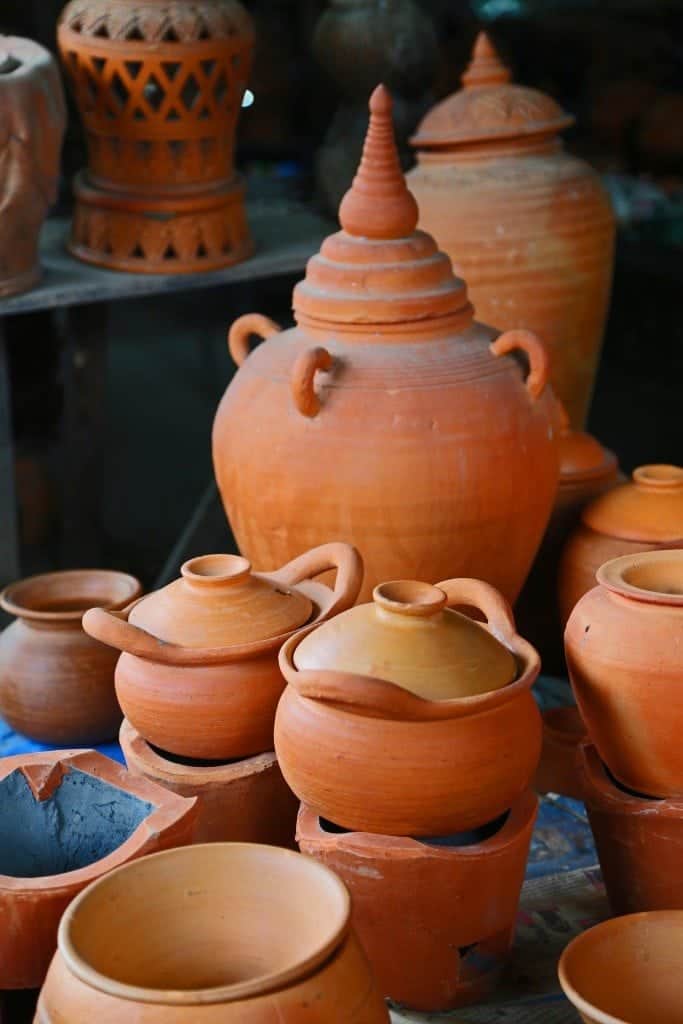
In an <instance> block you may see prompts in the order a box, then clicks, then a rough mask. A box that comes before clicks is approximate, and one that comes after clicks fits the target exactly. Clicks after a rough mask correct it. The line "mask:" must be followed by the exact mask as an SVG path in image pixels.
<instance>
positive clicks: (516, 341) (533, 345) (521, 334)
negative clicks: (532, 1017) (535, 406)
mask: <svg viewBox="0 0 683 1024" xmlns="http://www.w3.org/2000/svg"><path fill="white" fill-rule="evenodd" d="M490 349H491V352H493V354H494V356H506V355H508V353H510V352H514V351H516V350H517V349H521V350H522V351H523V352H525V353H526V355H527V357H528V359H529V376H528V377H527V379H526V388H527V391H528V392H529V394H530V396H531V398H532V400H533V401H534V402H535V401H536V400H537V399H539V398H540V397H541V395H542V394H543V392H544V390H545V387H546V384H547V383H548V380H549V378H550V355H549V354H548V350H547V348H546V347H545V345H544V344H543V342H542V341H541V339H540V338H539V337H538V335H536V334H533V333H532V332H531V331H525V330H522V329H521V328H518V329H515V330H513V331H506V332H505V334H501V336H500V337H499V338H496V340H495V341H494V342H492V343H491V345H490Z"/></svg>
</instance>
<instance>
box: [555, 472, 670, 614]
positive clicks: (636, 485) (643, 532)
mask: <svg viewBox="0 0 683 1024" xmlns="http://www.w3.org/2000/svg"><path fill="white" fill-rule="evenodd" d="M678 547H683V468H681V467H680V466H661V465H652V466H640V467H639V468H638V469H636V470H635V471H634V473H633V479H632V480H631V481H630V482H628V483H624V484H622V485H621V486H620V487H615V488H614V489H613V490H611V491H610V492H609V493H608V494H604V495H602V496H601V497H600V498H596V500H595V501H593V502H591V503H590V505H587V506H586V508H584V510H583V512H582V514H581V523H580V525H579V526H578V527H577V529H576V530H575V531H574V533H573V534H572V535H571V537H570V538H569V540H568V541H567V545H566V547H565V549H564V552H563V554H562V558H561V561H560V572H559V581H558V587H559V591H558V592H559V603H560V614H561V617H562V621H563V622H564V623H565V624H566V622H567V620H568V618H569V616H570V615H571V612H572V609H573V608H574V606H575V604H576V603H577V601H579V599H580V598H581V597H583V595H584V594H586V593H587V592H588V591H589V590H591V589H592V588H593V587H594V586H595V574H596V572H597V571H598V569H599V568H600V566H601V565H602V564H603V563H604V562H609V561H610V559H612V558H618V557H619V556H620V555H630V554H636V553H637V552H638V551H651V550H654V549H656V548H678Z"/></svg>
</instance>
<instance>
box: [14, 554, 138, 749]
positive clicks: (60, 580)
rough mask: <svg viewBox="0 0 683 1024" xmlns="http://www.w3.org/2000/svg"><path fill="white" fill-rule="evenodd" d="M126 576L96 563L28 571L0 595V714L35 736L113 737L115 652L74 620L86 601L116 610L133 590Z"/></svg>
mask: <svg viewBox="0 0 683 1024" xmlns="http://www.w3.org/2000/svg"><path fill="white" fill-rule="evenodd" d="M141 591H142V588H141V586H140V583H139V582H138V580H136V579H135V578H134V577H133V576H127V575H126V574H125V573H121V572H109V571H105V570H103V569H76V570H71V571H68V572H53V573H46V574H44V575H40V576H30V577H28V578H27V579H24V580H20V581H19V582H17V583H12V584H10V586H8V587H6V588H5V589H4V590H3V592H2V594H0V607H2V608H3V609H4V611H6V612H9V614H10V615H16V621H15V622H13V623H12V624H11V625H10V626H8V627H7V629H5V630H4V632H3V633H2V634H1V635H0V715H2V717H3V718H4V719H5V720H6V721H7V722H8V723H9V725H10V726H11V727H12V728H13V729H15V730H16V731H17V732H20V733H23V734H24V735H25V736H30V737H31V738H32V739H34V740H38V741H39V742H40V743H54V744H57V745H59V746H65V745H68V744H81V745H87V744H88V743H102V742H104V741H105V740H111V739H113V738H114V737H115V736H116V733H117V731H118V728H119V725H120V724H121V710H120V708H119V705H118V703H117V700H116V694H115V692H114V667H115V665H116V655H115V654H114V652H113V651H111V650H110V649H109V648H108V647H105V646H103V645H102V644H99V643H96V641H95V640H92V639H91V638H90V637H89V636H87V635H86V633H84V632H83V628H82V626H81V618H82V616H83V612H84V611H85V610H86V609H87V608H92V607H93V605H96V604H97V605H101V606H102V607H104V608H110V609H112V610H113V609H118V608H123V607H124V606H125V605H128V604H130V602H131V601H133V600H135V599H136V598H137V597H139V595H140V593H141Z"/></svg>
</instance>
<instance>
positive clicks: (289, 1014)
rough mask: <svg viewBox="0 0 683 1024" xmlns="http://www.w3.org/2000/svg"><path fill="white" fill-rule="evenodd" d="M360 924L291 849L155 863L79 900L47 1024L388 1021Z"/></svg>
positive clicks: (226, 848) (330, 883) (70, 916)
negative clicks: (353, 925)
mask: <svg viewBox="0 0 683 1024" xmlns="http://www.w3.org/2000/svg"><path fill="white" fill-rule="evenodd" d="M350 916H351V907H350V901H349V895H348V892H347V890H346V888H345V886H344V885H343V883H342V882H341V881H340V880H339V879H338V878H337V877H336V875H334V874H333V873H332V872H331V871H328V869H327V868H325V867H323V866H322V865H321V864H317V863H316V862H315V861H314V860H311V859H310V858H309V857H302V856H301V855H300V854H298V853H293V852H292V851H289V850H279V849H276V848H275V847H274V846H257V845H255V844H250V843H210V844H208V845H205V846H193V847H188V848H187V849H185V850H173V851H171V852H170V853H165V854H159V855H158V856H156V857H146V858H145V859H144V860H142V861H138V863H137V864H135V865H129V866H128V867H126V868H124V869H121V870H119V871H115V872H113V873H112V874H110V875H109V876H108V877H107V878H105V879H101V880H100V881H99V882H98V883H96V884H95V885H92V886H90V887H89V888H88V889H87V890H86V892H84V893H82V894H81V896H79V897H78V899H77V900H75V901H74V902H73V903H72V904H71V906H70V907H69V909H68V911H67V912H66V914H65V915H64V917H63V918H62V922H61V924H60V927H59V952H58V954H57V955H56V957H55V959H54V960H53V962H52V965H51V967H50V971H49V973H48V976H47V980H46V982H45V986H44V988H43V991H42V993H41V996H40V1001H39V1004H38V1014H37V1017H36V1020H37V1021H40V1022H42V1024H62V1022H65V1021H68V1022H69V1024H94V1022H95V1021H97V1024H121V1022H122V1021H127V1020H131V1021H132V1020H135V1022H136V1024H157V1022H158V1024H181V1022H182V1024H233V1022H235V1024H237V1022H239V1024H388V1021H389V1014H388V1012H387V1010H386V1007H385V1005H384V1002H383V1000H382V999H381V997H380V996H379V994H378V993H377V991H376V989H375V986H374V984H373V981H372V977H371V975H370V968H369V966H368V963H367V959H366V957H365V955H364V954H363V952H362V951H361V949H360V946H359V945H358V943H357V942H356V939H355V938H354V936H353V933H352V932H351V929H350ZM188 938H190V939H191V940H190V941H188Z"/></svg>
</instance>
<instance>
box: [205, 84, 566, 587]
mask: <svg viewBox="0 0 683 1024" xmlns="http://www.w3.org/2000/svg"><path fill="white" fill-rule="evenodd" d="M370 106H371V118H370V128H369V131H368V135H367V139H366V143H365V150H364V155H363V160H362V162H361V165H360V168H359V171H358V174H357V176H356V178H355V180H354V184H353V186H352V188H351V190H350V191H349V192H348V193H347V195H346V197H345V198H344V201H343V202H342V205H341V209H340V220H341V224H342V230H341V231H340V232H338V233H337V234H335V235H332V236H331V237H330V238H328V239H327V240H326V241H325V242H324V243H323V246H322V250H321V252H320V254H319V255H317V256H314V257H313V258H312V259H311V260H310V261H309V264H308V270H307V275H306V279H305V281H303V282H301V283H300V284H299V285H297V287H296V288H295V290H294V310H295V315H296V320H297V326H296V327H295V328H294V329H292V330H289V331H284V332H282V333H279V328H278V327H277V325H276V324H274V323H272V321H269V320H267V319H266V318H265V317H262V316H247V317H243V318H241V319H240V320H238V321H237V322H236V323H235V324H234V325H233V327H232V329H231V332H230V349H231V352H232V354H233V356H234V358H235V359H236V361H237V362H238V363H239V364H241V365H240V369H239V370H238V372H237V374H236V375H235V377H234V379H233V381H232V382H231V384H230V386H229V387H228V389H227V391H226V393H225V395H224V397H223V400H222V402H221V404H220V407H219V409H218V413H217V415H216V420H215V423H214V430H213V457H214V466H215V470H216V478H217V480H218V484H219V487H220V491H221V495H222V498H223V503H224V505H225V508H226V512H227V514H228V517H229V519H230V523H231V526H232V529H233V532H234V534H235V537H236V539H237V543H238V545H239V547H240V549H241V551H242V552H243V553H244V554H246V555H247V557H248V558H249V559H250V560H251V561H252V562H253V564H254V566H255V567H257V568H260V567H262V566H264V565H268V564H271V565H272V564H273V563H276V564H277V563H278V562H279V561H280V560H282V559H286V558H290V557H291V556H292V555H293V554H295V553H296V552H297V551H300V550H301V549H302V548H306V547H308V546H309V545H310V544H313V543H320V542H321V541H323V540H325V539H327V538H329V537H338V538H340V539H342V540H346V541H348V542H349V543H352V544H355V545H356V546H357V547H358V549H359V550H360V551H361V552H362V554H363V559H364V562H365V567H366V575H365V581H364V587H363V591H362V596H363V597H364V598H365V599H367V598H369V596H370V594H371V593H372V589H373V587H374V586H375V585H376V584H377V583H379V582H381V581H382V580H387V579H402V578H413V577H415V578H421V579H427V580H436V579H442V578H444V577H447V576H453V575H456V574H458V575H462V576H477V577H481V578H483V579H486V580H488V581H489V582H491V583H493V584H494V585H495V586H496V587H497V588H498V589H499V590H501V591H502V592H503V593H504V594H505V596H506V597H507V598H508V599H509V600H513V599H514V598H515V597H516V596H517V593H518V592H519V590H520V588H521V586H522V583H523V582H524V579H525V577H526V574H527V572H528V571H529V568H530V566H531V562H532V560H533V557H534V554H535V552H536V549H537V547H538V544H539V543H540V540H541V537H542V535H543V531H544V529H545V527H546V525H547V522H548V518H549V516H550V511H551V508H552V503H553V499H554V496H555V491H556V487H557V450H556V441H555V435H554V429H553V422H554V421H553V416H552V396H551V393H550V391H549V390H548V389H546V387H545V385H546V379H547V374H548V364H547V360H546V354H545V349H544V348H543V346H542V344H541V342H540V341H538V339H537V338H536V337H535V336H534V335H532V334H529V333H528V332H525V331H512V332H510V333H508V334H506V335H503V336H502V337H497V332H495V331H494V330H493V329H491V328H488V327H484V326H482V325H480V324H477V323H475V322H474V321H473V319H472V307H471V305H470V303H469V301H468V298H467V291H466V288H465V285H464V284H463V283H462V281H458V280H457V279H456V278H454V277H453V274H452V271H451V266H450V262H449V260H448V258H447V257H446V256H445V255H444V254H443V253H439V252H438V250H437V247H436V244H435V243H434V241H433V239H432V238H430V237H429V236H428V235H426V234H424V233H423V232H420V231H415V225H416V223H417V207H416V205H415V201H414V199H413V197H412V195H411V194H410V192H408V190H407V188H406V186H405V181H404V178H403V175H402V173H401V169H400V166H399V162H398V157H397V155H396V149H395V145H394V140H393V132H392V126H391V99H390V96H389V94H388V93H387V91H386V89H384V88H383V87H381V86H380V87H379V88H378V89H377V90H376V91H375V93H374V94H373V97H372V100H371V105H370ZM252 333H257V334H260V335H261V336H262V337H264V338H267V339H268V340H266V341H265V343H264V344H263V345H260V346H259V347H258V348H257V349H256V350H255V351H254V352H252V353H251V354H248V353H249V347H248V346H249V335H250V334H252ZM518 351H521V352H522V355H523V356H527V357H528V359H529V362H530V367H531V368H530V372H529V373H528V374H527V372H526V369H525V368H523V367H522V366H520V364H519V361H518V358H517V355H518ZM532 481H533V484H532ZM511 524H514V528H511Z"/></svg>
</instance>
